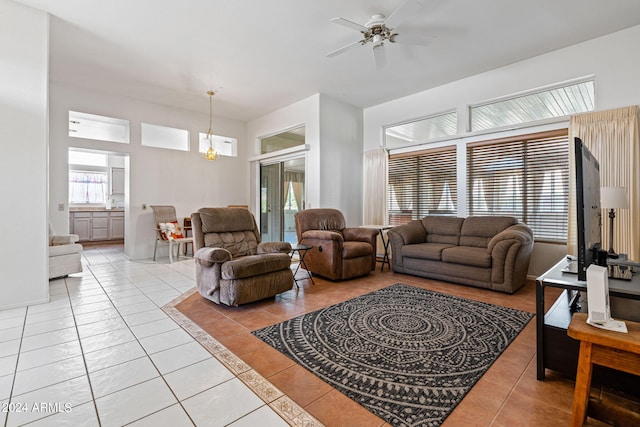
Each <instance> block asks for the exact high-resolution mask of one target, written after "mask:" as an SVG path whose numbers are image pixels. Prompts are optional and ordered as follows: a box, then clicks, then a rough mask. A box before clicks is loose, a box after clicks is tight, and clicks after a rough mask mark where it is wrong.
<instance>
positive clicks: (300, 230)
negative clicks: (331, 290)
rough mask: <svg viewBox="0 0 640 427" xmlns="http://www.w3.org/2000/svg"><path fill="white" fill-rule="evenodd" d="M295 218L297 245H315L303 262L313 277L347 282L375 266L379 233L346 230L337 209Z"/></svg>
mask: <svg viewBox="0 0 640 427" xmlns="http://www.w3.org/2000/svg"><path fill="white" fill-rule="evenodd" d="M294 218H295V223H296V234H297V235H298V242H299V243H301V244H305V245H310V246H312V248H311V249H310V250H309V251H308V252H307V254H306V255H305V258H304V260H305V263H306V264H307V267H308V268H309V270H311V272H312V273H313V274H317V275H319V276H323V277H326V278H328V279H331V280H344V279H351V278H353V277H358V276H364V275H366V274H369V272H370V271H371V270H373V269H374V268H375V267H376V236H377V235H378V230H374V229H369V228H347V227H346V225H345V220H344V216H343V215H342V212H340V211H339V210H337V209H307V210H304V211H300V212H298V213H296V214H295V215H294Z"/></svg>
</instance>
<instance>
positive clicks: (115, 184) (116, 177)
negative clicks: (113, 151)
mask: <svg viewBox="0 0 640 427" xmlns="http://www.w3.org/2000/svg"><path fill="white" fill-rule="evenodd" d="M110 194H111V195H114V194H124V168H111V193H110Z"/></svg>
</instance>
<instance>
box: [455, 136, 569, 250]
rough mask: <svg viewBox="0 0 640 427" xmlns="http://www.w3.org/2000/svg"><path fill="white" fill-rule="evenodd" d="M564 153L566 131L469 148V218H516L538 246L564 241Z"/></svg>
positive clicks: (566, 177)
mask: <svg viewBox="0 0 640 427" xmlns="http://www.w3.org/2000/svg"><path fill="white" fill-rule="evenodd" d="M568 150H569V143H568V138H567V132H566V130H562V131H554V132H547V133H543V134H534V135H525V136H520V137H517V138H509V139H503V140H497V141H488V142H483V143H478V144H472V145H469V146H468V147H467V180H468V181H467V190H468V199H467V200H468V212H469V215H508V216H515V217H516V218H518V219H519V220H520V221H522V222H524V223H526V224H527V225H529V226H530V227H531V228H532V229H533V232H534V236H535V239H536V240H538V241H541V240H542V241H545V240H546V241H566V238H567V215H568V205H567V200H568V195H569V151H568Z"/></svg>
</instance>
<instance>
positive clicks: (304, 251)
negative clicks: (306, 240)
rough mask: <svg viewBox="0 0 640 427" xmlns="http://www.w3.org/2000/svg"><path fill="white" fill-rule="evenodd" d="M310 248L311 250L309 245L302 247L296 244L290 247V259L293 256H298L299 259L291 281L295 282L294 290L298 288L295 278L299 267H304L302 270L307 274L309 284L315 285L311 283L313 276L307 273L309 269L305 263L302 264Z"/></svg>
mask: <svg viewBox="0 0 640 427" xmlns="http://www.w3.org/2000/svg"><path fill="white" fill-rule="evenodd" d="M311 248H313V246H311V245H303V244H300V243H296V244H294V245H291V258H292V259H293V255H294V254H296V253H297V254H298V258H299V259H300V260H299V261H298V265H297V266H296V269H295V271H294V272H293V280H294V281H295V282H296V288H300V287H299V286H298V279H297V278H296V276H297V275H298V270H300V266H303V267H304V270H305V271H306V272H307V277H308V278H309V279H311V284H313V285H315V284H316V283H315V282H314V281H313V274H312V273H311V272H310V271H309V268H308V267H307V263H306V262H304V257H305V255H306V254H307V251H308V250H310V249H311Z"/></svg>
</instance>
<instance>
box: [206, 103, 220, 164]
mask: <svg viewBox="0 0 640 427" xmlns="http://www.w3.org/2000/svg"><path fill="white" fill-rule="evenodd" d="M207 95H209V130H208V131H207V136H206V137H205V141H207V142H208V143H209V149H207V151H203V152H202V157H203V158H204V159H205V160H217V159H218V157H220V152H219V151H217V150H214V149H213V130H212V129H211V128H212V124H213V95H215V92H214V91H212V90H209V91H207Z"/></svg>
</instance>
